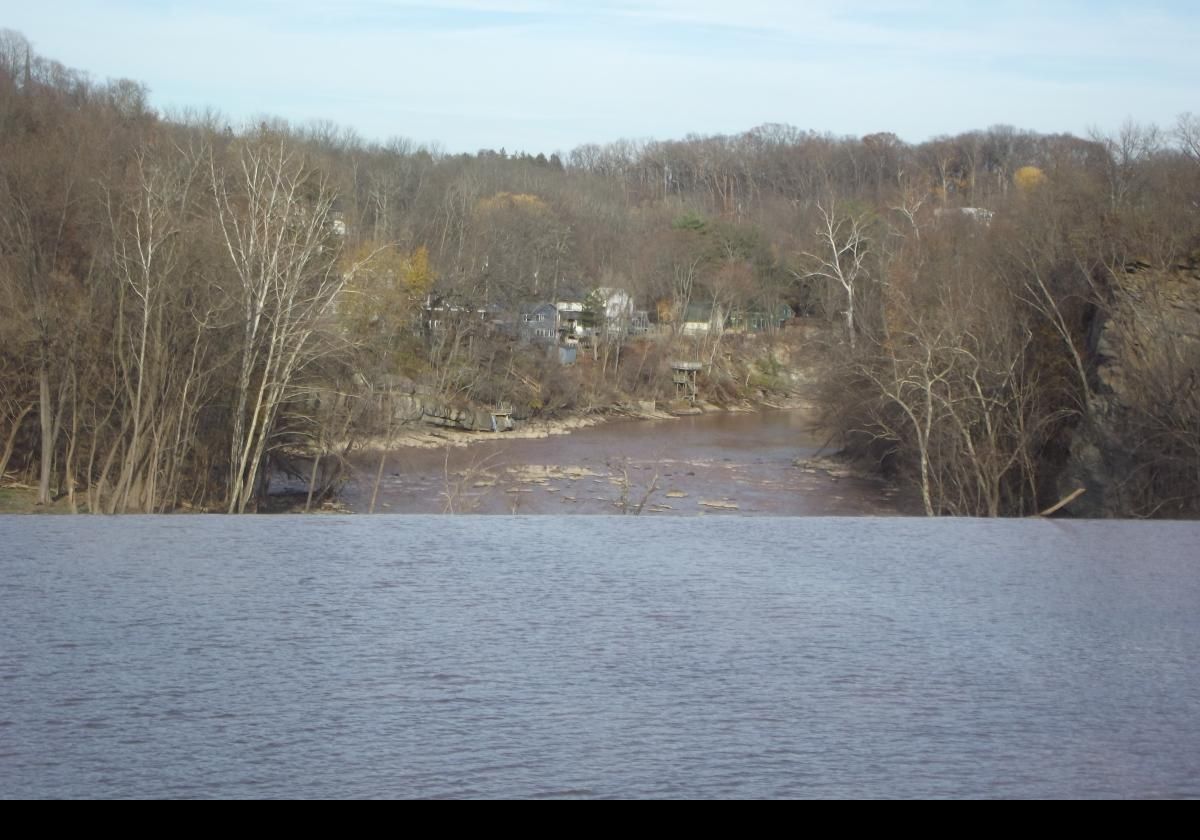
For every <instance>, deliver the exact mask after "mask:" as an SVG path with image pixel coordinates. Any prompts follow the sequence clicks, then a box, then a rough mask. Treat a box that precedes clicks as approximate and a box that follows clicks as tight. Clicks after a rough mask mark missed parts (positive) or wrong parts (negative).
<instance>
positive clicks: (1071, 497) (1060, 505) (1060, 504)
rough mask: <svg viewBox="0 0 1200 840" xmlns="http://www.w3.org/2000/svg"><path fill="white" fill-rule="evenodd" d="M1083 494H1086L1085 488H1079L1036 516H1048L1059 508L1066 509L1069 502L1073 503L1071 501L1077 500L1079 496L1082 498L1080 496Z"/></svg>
mask: <svg viewBox="0 0 1200 840" xmlns="http://www.w3.org/2000/svg"><path fill="white" fill-rule="evenodd" d="M1085 492H1087V488H1084V487H1080V488H1079V489H1077V490H1074V491H1072V492H1071V494H1070V495H1069V496H1066V497H1065V498H1063V499H1060V500H1059V501H1058V502H1056V503H1054V504H1052V505H1050V507H1048V508H1046V509H1045V510H1044V511H1042V512H1041V513H1039V514H1038V516H1049V515H1050V514H1052V513H1054V512H1056V511H1058V510H1060V509H1061V508H1064V507H1066V506H1067V505H1069V504H1071V502H1073V501H1075V500H1076V499H1078V498H1079V497H1080V496H1082V495H1083V494H1084V493H1085Z"/></svg>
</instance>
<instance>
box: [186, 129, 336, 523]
mask: <svg viewBox="0 0 1200 840" xmlns="http://www.w3.org/2000/svg"><path fill="white" fill-rule="evenodd" d="M231 170H232V174H231V175H229V176H227V175H226V174H225V172H224V171H223V170H222V169H221V168H219V167H218V166H217V162H216V159H215V156H213V155H211V154H210V156H209V172H210V177H211V184H212V193H213V197H214V199H215V203H216V213H217V220H218V224H219V227H220V234H221V237H222V239H223V241H224V244H225V247H226V251H227V253H228V255H229V260H230V264H231V268H232V271H233V275H234V278H235V279H236V281H237V286H236V290H235V295H236V297H237V299H238V308H239V313H238V314H239V316H240V320H241V325H240V326H241V330H242V336H241V361H240V365H239V370H238V374H237V380H236V381H237V385H236V390H235V395H234V407H233V417H232V423H233V428H232V434H231V437H230V451H229V462H230V472H229V487H228V491H227V495H228V511H229V512H230V513H235V512H236V513H242V512H245V510H246V508H247V506H248V505H249V503H250V501H251V499H252V498H254V496H255V493H256V486H257V481H258V478H259V470H260V467H261V465H262V462H263V456H264V454H265V452H266V451H267V445H268V442H269V441H270V439H271V434H272V430H273V428H274V422H275V417H276V414H277V412H278V411H279V407H280V406H281V405H282V404H283V402H284V400H285V399H287V398H288V396H289V394H290V388H291V386H292V384H293V380H294V378H295V377H296V375H297V374H298V373H299V372H300V371H301V370H302V369H303V368H304V367H305V365H306V364H307V363H308V362H309V361H310V359H311V357H312V346H311V339H312V337H313V333H314V332H315V331H316V330H317V328H318V327H319V326H320V324H321V323H322V320H323V318H324V317H325V315H326V314H327V313H328V312H329V311H330V309H331V307H332V306H333V304H334V301H335V300H336V299H337V296H338V293H339V292H340V291H341V289H342V287H343V286H344V285H345V283H346V281H347V279H348V278H349V276H350V274H351V273H352V272H353V268H351V269H350V270H349V271H347V272H345V273H343V272H340V271H339V270H338V267H337V265H338V264H337V256H338V253H339V250H340V247H341V242H340V239H339V237H338V236H337V235H336V233H335V232H334V230H333V226H332V224H331V222H332V216H331V214H332V209H333V202H334V193H333V191H332V189H331V188H330V186H329V184H328V182H327V180H326V179H325V178H324V177H323V176H322V175H321V174H320V173H318V172H316V171H314V170H313V169H312V168H310V167H309V165H308V164H307V162H306V161H305V160H304V158H303V156H302V155H300V154H298V153H297V152H295V151H293V150H292V149H290V148H289V147H288V144H287V142H286V141H283V140H279V139H273V138H270V137H264V138H261V139H257V140H253V141H251V142H248V143H246V144H244V145H243V146H242V147H241V149H240V150H238V151H237V152H236V159H235V161H234V162H233V165H232V167H231Z"/></svg>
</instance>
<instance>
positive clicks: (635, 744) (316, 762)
mask: <svg viewBox="0 0 1200 840" xmlns="http://www.w3.org/2000/svg"><path fill="white" fill-rule="evenodd" d="M1197 545H1200V526H1198V525H1196V524H1191V523H1153V524H1151V523H1134V522H1057V521H1041V520H1037V521H1033V520H1023V521H980V520H955V521H949V520H939V521H934V520H925V519H915V518H905V517H888V518H884V517H860V518H845V517H842V518H837V517H809V518H802V517H766V516H762V517H729V516H715V517H689V518H685V517H662V518H649V517H636V518H635V517H597V516H593V517H579V516H575V517H563V516H420V515H415V516H374V517H366V516H322V517H315V516H310V517H292V516H279V517H245V518H238V517H218V516H211V517H209V516H179V517H157V518H155V517H121V518H99V517H94V518H93V517H50V516H42V517H0V796H3V797H892V796H900V797H942V796H945V797H1122V796H1133V797H1196V796H1200V565H1198V556H1197V549H1196V546H1197Z"/></svg>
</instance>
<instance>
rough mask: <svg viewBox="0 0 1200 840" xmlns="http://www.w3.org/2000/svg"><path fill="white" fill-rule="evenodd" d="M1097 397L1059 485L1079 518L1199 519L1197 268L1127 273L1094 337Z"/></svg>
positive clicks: (1138, 268) (1142, 268)
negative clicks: (1076, 492) (1076, 491)
mask: <svg viewBox="0 0 1200 840" xmlns="http://www.w3.org/2000/svg"><path fill="white" fill-rule="evenodd" d="M1089 349H1090V359H1091V362H1092V365H1093V372H1094V389H1093V393H1092V395H1091V398H1090V401H1089V407H1088V408H1089V410H1088V416H1087V417H1086V419H1085V421H1084V422H1083V423H1081V424H1080V426H1079V427H1078V429H1077V431H1076V434H1075V436H1074V437H1073V439H1072V442H1071V449H1070V457H1069V460H1068V462H1067V466H1066V469H1065V470H1064V472H1063V474H1062V476H1061V479H1060V482H1059V484H1060V489H1062V490H1063V491H1064V492H1068V491H1069V490H1070V489H1073V488H1075V487H1084V488H1086V490H1087V493H1086V494H1085V495H1084V496H1083V497H1082V498H1080V499H1079V500H1078V501H1077V502H1075V503H1073V504H1072V506H1071V512H1072V513H1073V514H1074V515H1076V516H1090V517H1098V516H1154V515H1160V516H1191V515H1195V514H1196V513H1197V512H1198V510H1200V499H1197V496H1196V492H1197V483H1198V482H1200V476H1197V473H1196V469H1197V464H1200V262H1198V261H1197V260H1196V259H1194V258H1193V259H1192V260H1190V261H1188V262H1187V263H1184V264H1180V265H1177V266H1175V267H1174V268H1173V269H1171V270H1169V271H1163V270H1155V269H1153V268H1151V267H1150V266H1148V265H1146V264H1145V263H1137V264H1132V265H1130V266H1129V267H1128V268H1127V269H1126V271H1125V272H1124V273H1123V274H1122V275H1120V276H1119V277H1117V278H1115V279H1114V282H1113V289H1112V292H1111V296H1110V300H1109V302H1108V305H1107V306H1106V307H1105V310H1104V311H1103V312H1102V313H1101V315H1100V317H1099V318H1098V320H1097V322H1096V326H1095V328H1094V329H1093V332H1092V341H1091V347H1090V348H1089Z"/></svg>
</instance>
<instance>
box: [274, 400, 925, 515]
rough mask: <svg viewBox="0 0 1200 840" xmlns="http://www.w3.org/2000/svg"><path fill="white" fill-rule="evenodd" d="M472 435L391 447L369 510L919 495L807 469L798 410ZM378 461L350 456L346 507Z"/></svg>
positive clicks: (358, 501)
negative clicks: (472, 438)
mask: <svg viewBox="0 0 1200 840" xmlns="http://www.w3.org/2000/svg"><path fill="white" fill-rule="evenodd" d="M479 439H480V441H479V442H478V443H474V444H472V445H470V446H465V447H449V448H443V449H419V448H411V447H407V448H399V449H396V450H394V451H393V452H392V453H390V454H389V456H388V459H387V461H386V464H385V470H384V475H383V480H382V481H381V483H380V488H379V495H378V498H377V499H376V507H375V510H376V512H389V513H443V512H454V513H481V514H496V513H522V514H552V515H570V514H612V513H632V512H635V511H637V510H638V509H639V508H640V510H641V512H642V513H643V514H645V515H651V514H653V515H656V516H680V515H683V516H694V515H700V514H707V515H743V516H745V515H757V516H844V515H864V514H872V515H889V514H892V515H894V514H897V513H915V512H916V511H917V507H916V503H915V500H913V499H912V498H910V497H906V495H905V494H903V493H898V492H897V490H896V489H895V488H894V487H891V486H890V485H888V484H886V483H884V482H881V481H872V480H869V479H864V478H859V477H855V476H852V475H846V474H844V473H841V472H839V471H837V470H834V472H833V473H832V474H831V473H830V472H829V471H828V470H826V469H821V468H818V467H814V466H807V467H806V466H804V462H806V461H807V460H809V459H812V458H814V457H815V456H817V455H818V453H820V452H821V451H822V446H823V444H824V443H825V440H823V439H822V438H821V437H820V436H818V435H817V434H816V433H815V432H814V431H813V427H812V421H811V419H810V418H809V417H808V415H806V414H805V413H804V412H801V411H762V412H714V413H709V414H705V415H696V416H687V417H678V418H673V419H666V420H615V421H611V422H607V423H602V424H600V425H597V426H592V427H589V428H584V429H579V430H576V431H574V432H572V433H571V434H569V435H555V436H551V437H547V438H534V439H527V438H518V437H507V436H505V435H503V434H499V435H489V434H481V435H480V436H479ZM826 454H828V453H826ZM377 464H378V458H377V456H372V457H364V458H362V459H360V460H359V461H358V462H357V463H356V466H357V470H356V473H357V475H358V479H357V480H356V481H355V482H353V483H352V484H350V485H349V486H348V487H346V488H345V490H344V492H343V493H342V494H341V499H340V500H341V501H342V503H343V504H345V505H346V506H347V507H348V508H349V509H350V510H352V511H354V512H359V513H364V512H366V511H367V510H368V509H369V506H370V498H371V493H372V490H373V485H374V478H375V474H376V467H377ZM798 464H799V465H798ZM292 489H293V490H299V489H300V487H299V485H296V486H293V488H292ZM910 495H911V494H910Z"/></svg>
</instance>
